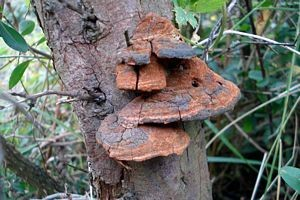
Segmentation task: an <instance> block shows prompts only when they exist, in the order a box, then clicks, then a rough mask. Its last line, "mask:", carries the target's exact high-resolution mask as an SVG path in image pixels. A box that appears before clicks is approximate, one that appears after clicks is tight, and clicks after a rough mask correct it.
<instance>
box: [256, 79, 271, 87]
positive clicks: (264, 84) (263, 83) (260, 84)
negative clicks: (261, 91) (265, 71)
mask: <svg viewBox="0 0 300 200" xmlns="http://www.w3.org/2000/svg"><path fill="white" fill-rule="evenodd" d="M269 82H270V81H269V79H268V78H265V79H263V80H261V81H258V82H256V86H257V87H259V88H263V87H266V86H267V85H268V84H269Z"/></svg>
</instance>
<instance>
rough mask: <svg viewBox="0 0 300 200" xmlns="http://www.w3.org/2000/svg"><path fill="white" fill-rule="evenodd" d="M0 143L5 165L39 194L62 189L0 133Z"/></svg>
mask: <svg viewBox="0 0 300 200" xmlns="http://www.w3.org/2000/svg"><path fill="white" fill-rule="evenodd" d="M0 144H1V145H2V150H3V152H2V153H3V154H4V164H5V166H6V167H7V168H9V169H10V170H12V171H13V172H15V173H16V174H17V175H18V176H19V177H20V178H22V179H23V180H25V181H27V182H28V183H29V184H30V185H32V186H35V187H36V188H38V190H39V191H40V193H41V194H49V193H52V192H54V191H63V188H62V186H61V185H60V184H59V183H58V182H56V181H55V180H54V179H53V178H52V177H50V176H49V175H48V174H47V172H45V171H44V170H43V169H42V168H40V167H38V166H36V165H35V164H33V163H32V162H31V161H29V160H28V159H27V158H25V157H24V156H23V155H22V154H21V153H20V152H18V151H17V150H16V149H15V148H14V146H12V145H11V144H8V143H7V142H6V140H5V139H4V138H3V137H2V136H1V135H0Z"/></svg>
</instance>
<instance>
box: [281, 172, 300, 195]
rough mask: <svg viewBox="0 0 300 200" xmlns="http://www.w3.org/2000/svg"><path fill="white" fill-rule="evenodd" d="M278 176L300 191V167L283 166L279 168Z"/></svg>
mask: <svg viewBox="0 0 300 200" xmlns="http://www.w3.org/2000/svg"><path fill="white" fill-rule="evenodd" d="M280 176H281V177H282V178H283V180H284V181H285V182H286V184H288V185H289V186H290V187H291V188H293V189H294V190H295V191H297V192H298V193H300V169H299V168H296V167H290V166H285V167H282V168H281V170H280Z"/></svg>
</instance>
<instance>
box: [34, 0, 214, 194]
mask: <svg viewBox="0 0 300 200" xmlns="http://www.w3.org/2000/svg"><path fill="white" fill-rule="evenodd" d="M77 2H79V1H75V0H74V1H69V0H65V1H63V0H57V1H52V0H34V6H35V9H36V12H37V15H38V18H39V20H40V24H41V26H42V28H43V30H44V32H45V34H46V37H47V39H48V44H49V46H50V48H51V49H52V53H53V59H54V66H55V68H56V70H57V73H58V74H59V76H60V77H61V80H62V81H63V83H64V85H65V89H66V90H68V91H78V92H79V93H88V94H90V95H92V96H95V101H89V102H87V101H85V102H75V103H73V107H74V110H75V112H76V113H77V116H78V118H79V122H80V125H81V131H82V133H83V134H84V137H85V144H86V148H87V154H88V158H89V161H90V162H91V167H92V169H93V184H94V186H95V188H96V189H97V194H98V195H99V198H100V199H118V198H120V199H178V200H183V199H193V200H194V199H211V198H212V197H211V184H210V180H209V173H208V168H207V161H206V155H205V145H204V143H205V141H204V136H203V133H202V132H201V126H200V123H199V122H189V123H185V124H184V128H185V130H186V131H187V132H188V133H189V135H190V137H191V144H190V145H189V147H188V149H187V150H186V151H185V152H184V154H183V155H182V156H176V155H172V156H168V157H158V158H154V159H151V160H148V161H146V162H127V163H125V164H126V165H128V166H129V167H130V168H131V169H130V170H127V169H125V168H123V167H122V166H121V165H120V164H119V163H117V162H116V161H114V160H112V159H110V158H109V157H108V155H107V154H106V152H105V151H104V149H103V148H102V147H101V146H100V145H99V144H97V143H96V139H95V134H96V132H97V129H98V127H99V125H100V123H101V120H102V119H104V117H105V116H107V115H108V114H110V113H113V112H116V111H118V110H120V109H121V108H122V107H124V106H125V105H126V104H127V103H129V102H130V101H131V100H132V99H133V98H134V97H135V94H134V93H128V92H123V91H120V90H118V89H117V88H116V86H115V75H114V70H115V66H116V63H117V62H118V59H117V51H119V50H120V49H122V48H125V47H126V37H125V32H127V33H128V35H129V36H131V35H132V33H133V30H134V29H135V27H136V25H137V23H138V22H139V20H140V18H141V17H142V16H144V15H145V14H146V13H148V12H155V13H158V14H159V15H161V16H164V17H167V18H169V19H172V17H173V13H172V4H171V1H170V0H162V1H155V0H122V1H115V0H83V1H82V2H81V5H78V4H77ZM93 14H94V15H95V16H96V19H95V18H93V17H91V16H92V15H93ZM122 197H123V198H122Z"/></svg>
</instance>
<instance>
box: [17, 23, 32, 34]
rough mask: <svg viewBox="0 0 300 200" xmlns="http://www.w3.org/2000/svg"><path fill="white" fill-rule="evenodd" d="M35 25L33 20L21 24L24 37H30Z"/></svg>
mask: <svg viewBox="0 0 300 200" xmlns="http://www.w3.org/2000/svg"><path fill="white" fill-rule="evenodd" d="M34 26H35V23H34V22H33V21H31V20H24V21H22V22H21V23H20V32H21V34H22V35H28V34H30V33H31V32H32V31H33V30H34Z"/></svg>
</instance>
